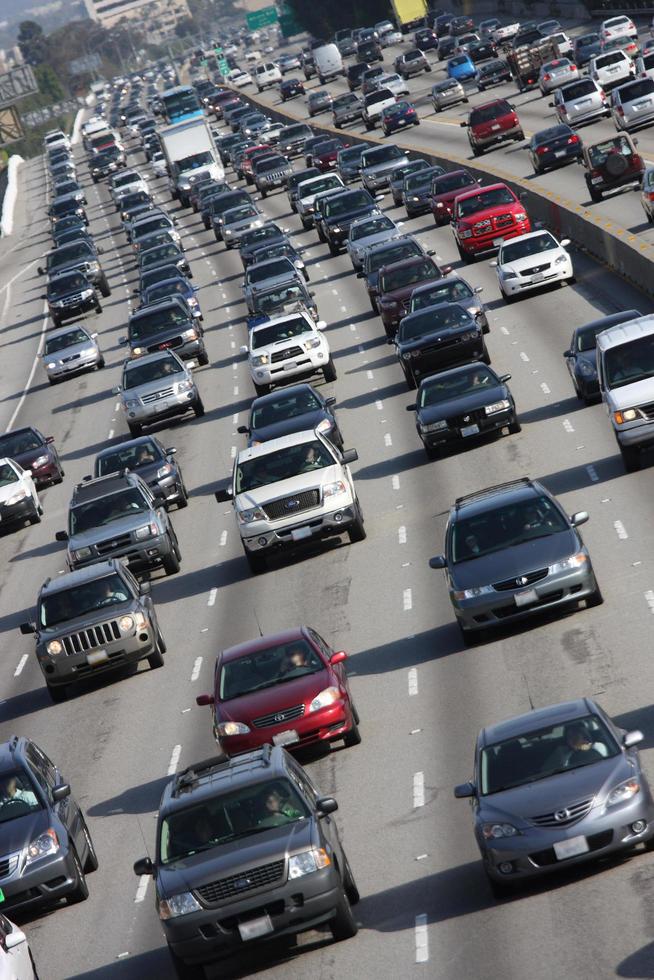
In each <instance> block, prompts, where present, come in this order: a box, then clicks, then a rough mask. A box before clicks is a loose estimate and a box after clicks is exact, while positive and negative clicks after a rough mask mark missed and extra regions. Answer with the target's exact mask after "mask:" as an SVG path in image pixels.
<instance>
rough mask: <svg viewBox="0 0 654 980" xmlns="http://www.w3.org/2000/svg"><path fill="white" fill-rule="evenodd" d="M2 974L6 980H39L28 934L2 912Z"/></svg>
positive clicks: (0, 934) (0, 940)
mask: <svg viewBox="0 0 654 980" xmlns="http://www.w3.org/2000/svg"><path fill="white" fill-rule="evenodd" d="M0 976H1V977H3V978H5V980H38V976H37V973H36V965H35V963H34V957H33V956H32V950H31V949H30V945H29V942H28V940H27V936H26V935H25V933H24V932H23V930H22V929H19V928H18V926H17V925H16V924H15V923H13V922H12V921H11V920H10V919H8V918H7V916H6V915H2V914H0Z"/></svg>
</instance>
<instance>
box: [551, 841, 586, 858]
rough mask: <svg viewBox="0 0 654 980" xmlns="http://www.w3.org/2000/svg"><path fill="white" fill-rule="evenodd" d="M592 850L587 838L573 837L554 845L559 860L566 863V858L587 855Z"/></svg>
mask: <svg viewBox="0 0 654 980" xmlns="http://www.w3.org/2000/svg"><path fill="white" fill-rule="evenodd" d="M589 850H590V848H589V847H588V841H587V840H586V838H585V837H583V836H579V837H571V838H570V839H569V840H561V841H559V843H558V844H555V845H554V853H555V854H556V857H557V860H559V861H564V860H565V859H566V858H572V857H576V856H577V855H578V854H586V852H587V851H589Z"/></svg>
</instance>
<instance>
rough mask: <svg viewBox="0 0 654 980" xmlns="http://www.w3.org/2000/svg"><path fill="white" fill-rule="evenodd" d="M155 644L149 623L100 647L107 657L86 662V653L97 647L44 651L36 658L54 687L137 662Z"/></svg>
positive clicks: (146, 654) (98, 650)
mask: <svg viewBox="0 0 654 980" xmlns="http://www.w3.org/2000/svg"><path fill="white" fill-rule="evenodd" d="M155 647H156V637H155V633H154V630H152V629H151V628H150V627H149V626H148V627H145V628H144V629H142V630H139V632H138V633H136V634H135V635H133V636H125V637H121V638H120V639H119V640H115V641H114V642H113V643H108V644H107V645H106V647H102V648H101V649H102V650H103V651H104V652H105V653H106V659H99V658H96V659H97V660H98V662H97V663H89V662H88V659H87V657H88V656H91V655H92V654H94V653H95V654H97V653H100V652H101V650H100V649H97V650H96V649H94V650H90V651H87V652H84V653H79V654H73V655H72V656H70V657H69V656H66V655H65V654H59V656H58V657H56V658H55V657H49V656H47V655H43V656H39V658H38V659H39V666H40V668H41V672H42V674H43V676H44V678H45V680H46V681H47V682H48V684H50V685H51V686H52V687H55V686H57V685H59V684H73V683H76V682H77V681H82V680H85V679H86V678H88V677H98V676H100V675H101V674H106V673H109V672H110V671H112V670H118V669H119V668H121V667H125V666H127V665H129V664H136V663H138V662H139V660H144V659H145V657H148V656H150V654H151V653H153V652H154V650H155ZM92 659H93V658H92Z"/></svg>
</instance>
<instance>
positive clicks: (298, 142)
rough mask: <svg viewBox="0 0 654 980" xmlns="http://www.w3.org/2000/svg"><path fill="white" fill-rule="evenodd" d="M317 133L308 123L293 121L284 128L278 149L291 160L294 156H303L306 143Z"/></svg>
mask: <svg viewBox="0 0 654 980" xmlns="http://www.w3.org/2000/svg"><path fill="white" fill-rule="evenodd" d="M315 135H316V134H315V133H314V131H313V130H312V129H311V126H309V125H308V124H307V123H292V124H291V125H290V126H285V127H284V129H282V131H281V133H280V135H279V143H278V145H277V149H278V150H279V152H280V153H282V154H283V155H284V156H285V157H288V158H289V160H290V159H292V158H293V157H298V156H302V154H303V152H304V144H305V143H306V141H307V140H308V139H311V138H312V136H315Z"/></svg>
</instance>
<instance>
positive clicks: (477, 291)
mask: <svg viewBox="0 0 654 980" xmlns="http://www.w3.org/2000/svg"><path fill="white" fill-rule="evenodd" d="M483 291H484V287H483V286H475V288H474V290H473V292H475V293H483Z"/></svg>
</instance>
